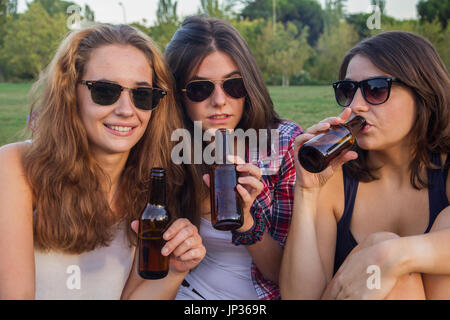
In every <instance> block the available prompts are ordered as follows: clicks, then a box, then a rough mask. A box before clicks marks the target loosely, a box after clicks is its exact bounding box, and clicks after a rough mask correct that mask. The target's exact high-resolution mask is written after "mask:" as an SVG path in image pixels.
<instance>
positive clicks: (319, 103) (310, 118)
mask: <svg viewBox="0 0 450 320" xmlns="http://www.w3.org/2000/svg"><path fill="white" fill-rule="evenodd" d="M269 92H270V95H271V97H272V100H273V103H274V105H275V110H276V111H277V112H278V114H279V115H280V117H282V118H284V119H289V120H293V121H295V122H297V123H298V124H299V125H300V126H301V127H302V128H303V130H305V129H307V128H309V127H310V126H312V125H313V124H315V123H317V122H319V121H320V120H322V119H324V118H327V117H330V116H335V115H338V114H339V112H340V111H341V110H340V108H339V107H338V106H337V103H336V101H335V99H334V92H333V88H332V87H331V86H302V87H269Z"/></svg>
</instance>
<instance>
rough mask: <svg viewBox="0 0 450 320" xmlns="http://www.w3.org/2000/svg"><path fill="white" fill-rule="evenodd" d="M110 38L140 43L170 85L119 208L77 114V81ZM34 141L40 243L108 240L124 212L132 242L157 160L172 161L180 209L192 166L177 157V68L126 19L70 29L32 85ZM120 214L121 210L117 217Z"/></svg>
mask: <svg viewBox="0 0 450 320" xmlns="http://www.w3.org/2000/svg"><path fill="white" fill-rule="evenodd" d="M111 44H118V45H132V46H134V47H136V48H137V49H139V50H141V51H142V52H143V53H144V54H145V56H146V57H147V59H148V62H149V64H150V66H151V68H152V70H153V77H152V79H153V86H156V87H159V88H162V89H164V90H166V91H167V92H168V94H167V96H165V97H164V98H163V99H162V100H161V101H160V103H159V105H158V107H157V108H156V109H155V110H153V112H152V115H151V119H150V122H149V124H148V127H147V129H146V131H145V133H144V135H143V137H142V138H141V139H140V141H139V142H138V143H137V144H136V145H135V146H134V147H133V148H132V149H131V151H130V154H129V157H128V159H127V162H126V164H125V168H124V170H123V172H122V175H121V179H120V185H119V188H118V193H117V194H118V197H117V198H118V205H117V211H118V212H116V215H114V214H112V210H111V208H110V205H109V203H108V200H107V198H106V194H105V192H104V191H103V190H104V188H102V183H104V178H105V177H106V175H105V174H104V172H103V171H102V169H101V168H100V167H99V165H98V164H97V163H96V162H95V160H94V159H93V158H92V157H91V153H90V146H89V142H88V138H87V135H86V131H85V128H84V126H83V124H82V122H81V120H80V117H79V115H78V110H77V109H78V107H77V95H76V85H77V82H78V81H79V80H80V79H81V78H82V76H83V74H84V72H85V66H86V64H87V62H88V60H89V57H90V55H91V53H92V51H93V50H95V49H97V48H99V47H102V46H105V45H111ZM32 97H33V98H32V104H31V111H32V112H33V114H34V115H36V116H35V117H32V118H33V119H34V120H33V121H34V123H33V124H32V125H31V127H32V128H33V132H32V143H31V144H30V146H29V147H28V148H27V150H26V151H25V153H24V157H23V163H24V168H25V172H26V176H27V179H28V181H29V183H30V185H31V188H32V192H33V207H34V209H35V212H36V214H35V218H34V241H35V247H36V248H38V249H41V250H59V251H64V252H67V253H81V252H86V251H90V250H93V249H95V248H96V247H99V246H106V245H108V244H109V243H110V241H111V240H112V238H113V236H114V232H115V230H116V229H115V227H114V226H116V225H117V222H119V221H123V220H125V223H126V226H127V234H128V239H129V241H130V244H134V243H135V240H136V237H135V234H134V233H133V231H132V230H131V228H130V227H129V226H130V223H131V221H132V220H134V219H137V218H138V217H139V214H140V211H141V210H142V208H143V206H144V205H145V203H146V202H147V199H148V196H147V194H148V191H149V190H148V188H149V183H148V182H149V175H150V170H151V168H152V167H155V166H158V167H164V168H166V169H167V188H168V190H169V191H170V195H173V196H176V197H179V198H178V199H180V200H179V201H169V209H170V211H172V214H173V215H174V216H178V215H179V208H180V206H181V205H183V201H188V200H186V199H184V200H183V195H179V190H180V186H181V185H182V184H183V183H184V180H185V179H186V175H185V170H184V169H183V168H182V167H181V166H176V165H174V164H173V163H172V162H171V159H170V154H171V149H172V147H173V143H172V142H171V141H170V136H171V134H172V131H173V130H175V129H176V128H181V127H182V121H181V115H180V113H179V111H178V108H177V107H176V105H175V99H174V95H173V80H172V75H171V74H170V72H169V71H168V68H167V67H166V64H165V62H164V60H163V57H162V54H161V52H160V51H159V49H158V48H157V46H156V45H155V44H154V42H153V41H152V40H151V39H150V38H149V37H148V36H146V35H145V34H144V33H142V32H141V31H139V30H137V29H135V28H133V27H130V26H126V25H109V24H95V25H91V26H89V27H86V28H84V29H82V30H78V31H74V32H71V33H69V34H68V36H67V37H66V38H65V39H64V40H63V42H62V43H61V45H60V46H59V48H58V50H57V52H56V55H55V56H54V58H53V60H52V61H51V63H50V64H49V66H48V67H47V69H46V70H45V71H44V72H43V73H42V74H41V76H40V78H39V80H38V81H37V82H36V83H35V84H34V86H33V89H32ZM114 216H119V218H118V219H114V218H113V217H114Z"/></svg>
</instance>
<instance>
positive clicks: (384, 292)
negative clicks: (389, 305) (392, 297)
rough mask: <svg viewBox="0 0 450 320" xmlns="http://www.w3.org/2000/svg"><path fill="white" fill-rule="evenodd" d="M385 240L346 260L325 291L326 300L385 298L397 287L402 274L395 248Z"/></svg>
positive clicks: (323, 297) (324, 297)
mask: <svg viewBox="0 0 450 320" xmlns="http://www.w3.org/2000/svg"><path fill="white" fill-rule="evenodd" d="M387 244H388V243H387V242H384V243H383V242H382V243H379V244H376V245H374V246H371V247H367V248H364V249H361V250H359V251H357V252H355V253H353V254H351V255H350V256H348V258H347V259H346V260H345V261H344V263H343V264H342V265H341V267H340V268H339V270H338V272H337V273H336V274H335V276H334V277H333V280H332V281H331V282H330V283H329V285H328V287H327V289H326V290H325V292H324V294H323V296H322V299H331V300H382V299H385V298H386V297H387V296H388V294H389V293H390V292H391V290H392V289H393V288H394V286H395V284H396V282H397V279H398V277H399V276H400V275H399V274H396V271H395V268H394V265H395V263H394V262H393V261H392V260H393V259H395V258H393V257H392V251H391V250H389V249H390V248H389V247H388V245H387Z"/></svg>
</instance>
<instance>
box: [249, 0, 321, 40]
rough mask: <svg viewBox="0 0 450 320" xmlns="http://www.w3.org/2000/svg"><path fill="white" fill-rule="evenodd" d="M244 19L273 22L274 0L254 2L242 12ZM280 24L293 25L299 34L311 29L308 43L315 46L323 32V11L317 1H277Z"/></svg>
mask: <svg viewBox="0 0 450 320" xmlns="http://www.w3.org/2000/svg"><path fill="white" fill-rule="evenodd" d="M241 17H242V18H248V19H250V20H254V19H260V18H262V19H265V20H272V0H254V1H252V2H250V3H248V5H247V6H246V7H245V8H244V9H243V10H242V13H241ZM276 17H277V21H278V22H282V23H283V25H286V24H287V23H288V22H291V23H293V24H294V25H295V26H296V27H297V30H298V32H299V34H298V35H297V36H299V35H300V32H301V31H302V30H303V28H304V27H305V26H307V27H308V28H309V36H308V43H309V44H310V45H314V44H315V43H316V42H317V39H318V38H319V36H320V34H321V33H322V32H323V19H324V16H323V10H322V7H321V6H320V4H319V2H317V0H276Z"/></svg>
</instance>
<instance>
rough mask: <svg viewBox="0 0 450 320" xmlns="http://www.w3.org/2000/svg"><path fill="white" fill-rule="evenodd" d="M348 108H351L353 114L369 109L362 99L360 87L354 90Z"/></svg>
mask: <svg viewBox="0 0 450 320" xmlns="http://www.w3.org/2000/svg"><path fill="white" fill-rule="evenodd" d="M349 108H351V109H352V112H353V113H354V114H360V113H363V112H367V111H369V104H368V103H367V101H366V100H365V99H364V97H363V95H362V92H361V88H358V90H356V92H355V96H354V97H353V101H352V103H351V104H350V105H349Z"/></svg>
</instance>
